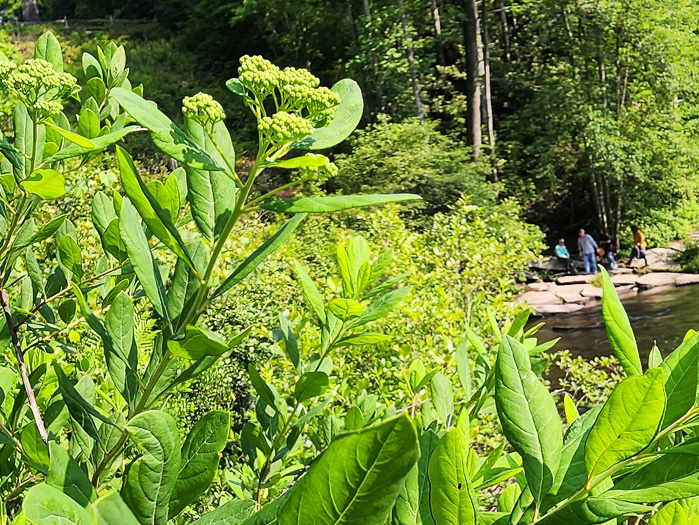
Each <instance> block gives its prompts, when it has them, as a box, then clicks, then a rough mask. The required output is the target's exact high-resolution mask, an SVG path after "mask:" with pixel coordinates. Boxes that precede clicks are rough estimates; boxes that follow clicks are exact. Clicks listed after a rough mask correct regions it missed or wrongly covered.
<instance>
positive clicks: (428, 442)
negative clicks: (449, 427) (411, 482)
mask: <svg viewBox="0 0 699 525" xmlns="http://www.w3.org/2000/svg"><path fill="white" fill-rule="evenodd" d="M438 443H439V436H438V435H437V433H436V432H435V431H434V430H427V431H425V432H424V433H423V434H422V435H421V436H420V459H419V460H418V462H417V469H418V476H417V484H418V491H419V501H420V505H419V507H418V515H419V517H420V521H421V525H435V522H434V518H433V517H432V508H431V506H430V493H431V483H430V477H429V465H430V459H431V458H432V454H433V453H434V449H435V448H436V447H437V444H438Z"/></svg>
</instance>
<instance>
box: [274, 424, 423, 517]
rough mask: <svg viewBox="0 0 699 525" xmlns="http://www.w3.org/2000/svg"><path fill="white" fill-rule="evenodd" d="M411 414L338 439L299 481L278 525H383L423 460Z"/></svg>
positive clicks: (280, 515) (281, 513) (282, 510)
mask: <svg viewBox="0 0 699 525" xmlns="http://www.w3.org/2000/svg"><path fill="white" fill-rule="evenodd" d="M418 456H419V449H418V442H417V435H416V433H415V427H414V426H413V423H412V421H411V420H410V418H409V417H408V416H407V415H405V414H404V415H402V416H399V417H396V418H393V419H389V420H387V421H385V422H383V423H381V424H378V425H375V426H373V427H369V428H365V429H362V430H359V431H356V432H350V433H347V434H343V435H340V436H338V437H336V438H335V439H334V440H333V441H332V442H331V443H330V446H329V447H328V448H327V449H326V450H325V452H324V453H323V454H322V455H321V456H320V457H319V458H318V459H317V460H316V461H315V462H314V463H313V464H312V465H311V468H310V469H309V470H308V472H306V473H305V474H304V475H303V477H302V478H301V479H300V480H299V481H298V483H297V484H296V487H295V490H294V492H293V493H292V494H291V496H290V497H289V499H288V501H287V502H286V504H285V505H284V506H283V508H282V509H281V511H280V512H279V515H278V523H279V525H291V524H294V525H297V524H299V523H304V524H306V523H308V524H310V523H322V524H324V525H349V524H359V523H361V524H362V525H384V524H385V522H386V519H387V518H388V516H389V515H390V513H391V509H392V508H393V505H394V504H395V502H396V499H397V498H398V495H399V494H400V492H401V490H402V489H403V487H404V485H405V481H406V477H407V476H408V474H409V473H410V470H411V469H412V467H413V465H415V462H416V461H417V460H418Z"/></svg>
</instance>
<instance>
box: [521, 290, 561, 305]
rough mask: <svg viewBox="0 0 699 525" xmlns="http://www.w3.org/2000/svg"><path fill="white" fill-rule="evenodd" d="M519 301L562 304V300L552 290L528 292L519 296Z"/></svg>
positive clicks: (531, 303) (530, 303)
mask: <svg viewBox="0 0 699 525" xmlns="http://www.w3.org/2000/svg"><path fill="white" fill-rule="evenodd" d="M519 301H520V302H522V303H527V304H529V305H542V304H561V300H560V299H559V298H558V297H556V294H553V293H551V292H526V293H524V294H522V295H521V296H520V297H519Z"/></svg>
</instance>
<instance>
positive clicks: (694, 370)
mask: <svg viewBox="0 0 699 525" xmlns="http://www.w3.org/2000/svg"><path fill="white" fill-rule="evenodd" d="M660 367H661V368H662V369H663V372H665V395H666V396H667V404H666V408H665V415H664V416H663V422H662V424H661V428H665V427H667V426H669V425H671V424H672V423H674V422H675V421H677V420H678V419H679V418H680V417H682V416H683V415H685V414H686V413H687V412H688V411H689V410H690V409H691V408H692V406H694V401H695V400H696V398H697V379H698V378H699V334H694V335H693V336H692V337H691V338H689V339H688V340H685V341H683V342H682V344H681V345H680V346H679V347H677V349H676V350H675V351H674V352H672V353H671V354H670V355H669V356H667V358H666V359H665V360H664V361H662V363H661V364H660Z"/></svg>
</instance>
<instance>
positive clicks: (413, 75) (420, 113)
mask: <svg viewBox="0 0 699 525" xmlns="http://www.w3.org/2000/svg"><path fill="white" fill-rule="evenodd" d="M398 5H399V6H400V12H401V22H402V25H403V37H404V38H405V43H406V45H407V48H408V66H409V67H410V79H411V82H412V86H413V97H414V98H415V109H416V110H417V118H418V120H419V121H420V124H424V123H425V109H424V108H423V106H422V99H421V98H420V84H419V83H418V80H417V71H416V70H415V50H414V49H413V42H412V38H411V37H410V32H409V31H408V14H407V13H406V12H405V3H404V2H403V0H399V1H398Z"/></svg>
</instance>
